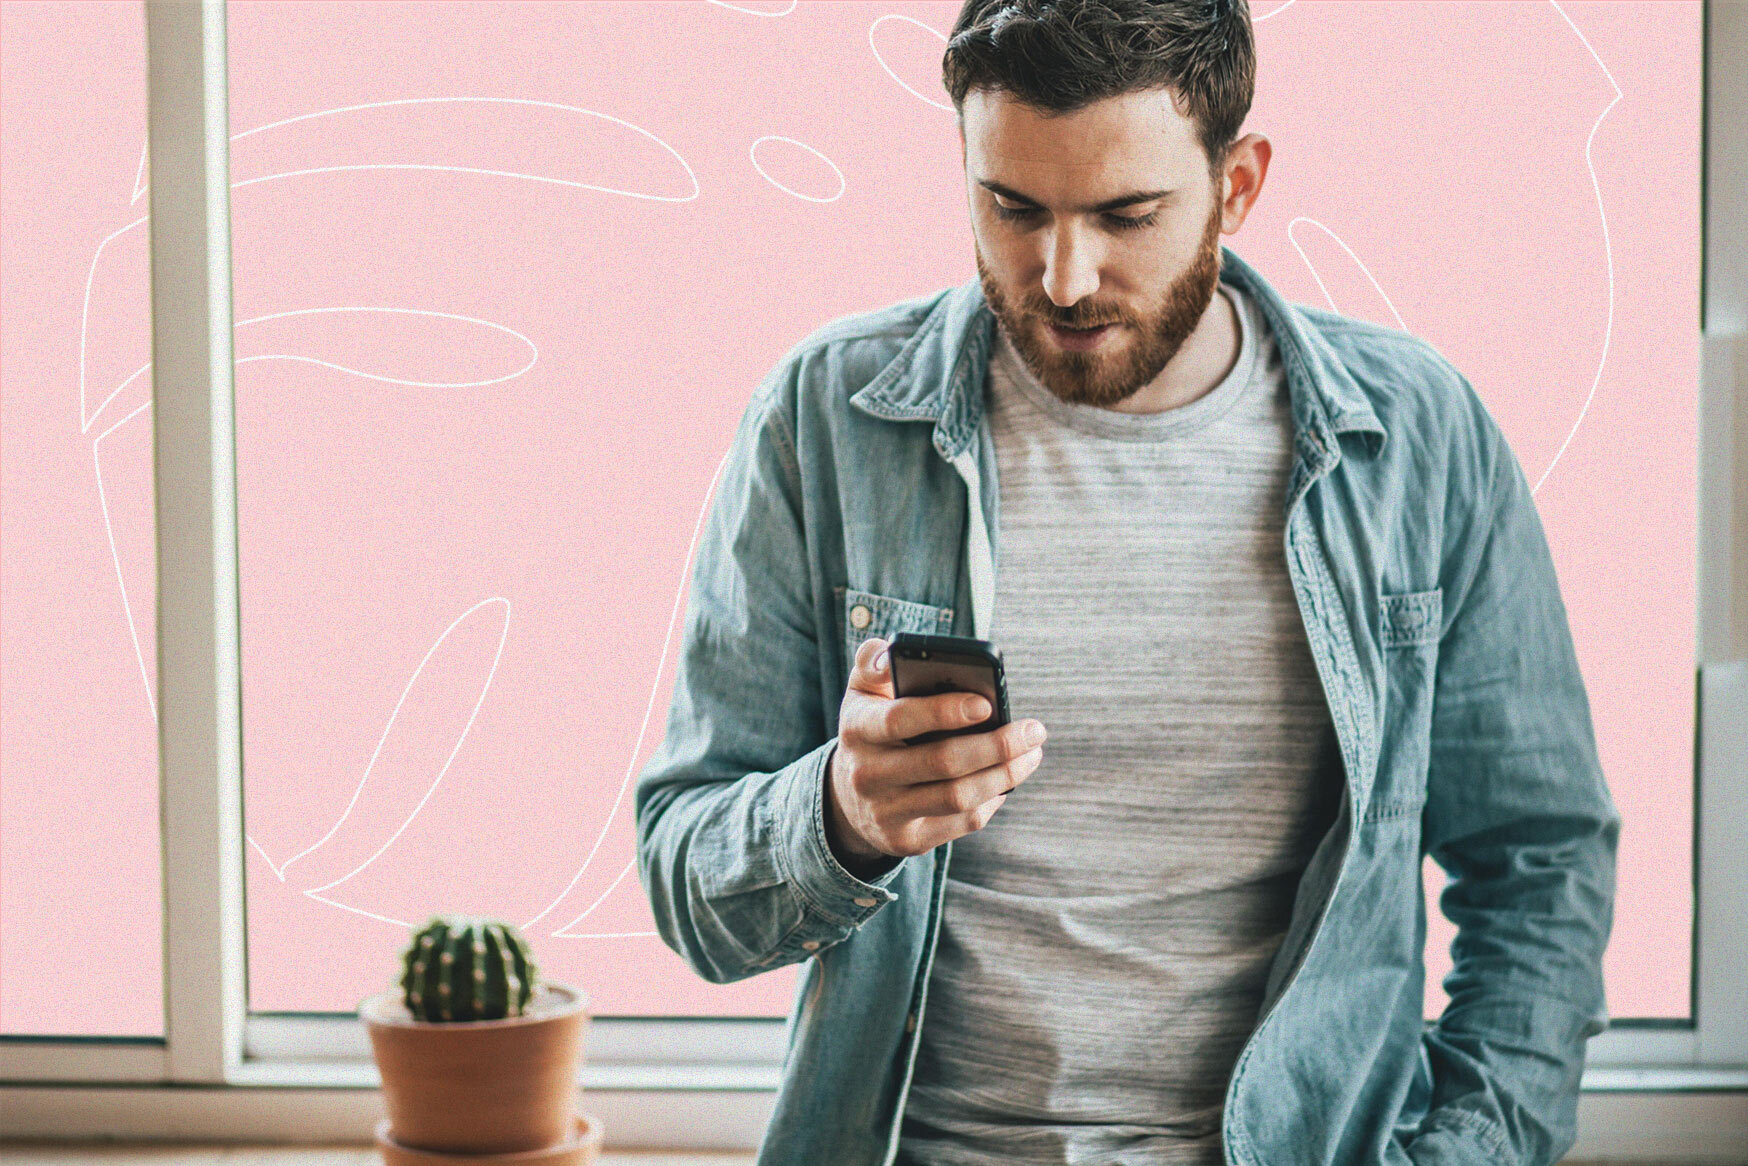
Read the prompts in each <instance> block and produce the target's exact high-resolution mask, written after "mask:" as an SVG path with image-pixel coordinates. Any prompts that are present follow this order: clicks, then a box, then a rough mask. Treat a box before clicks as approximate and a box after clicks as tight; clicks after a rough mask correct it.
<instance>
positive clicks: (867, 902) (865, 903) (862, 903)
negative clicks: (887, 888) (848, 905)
mask: <svg viewBox="0 0 1748 1166" xmlns="http://www.w3.org/2000/svg"><path fill="white" fill-rule="evenodd" d="M879 901H880V900H879V899H857V900H856V906H858V907H872V906H874V904H876V903H878V902H879Z"/></svg>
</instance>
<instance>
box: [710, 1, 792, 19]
mask: <svg viewBox="0 0 1748 1166" xmlns="http://www.w3.org/2000/svg"><path fill="white" fill-rule="evenodd" d="M710 3H712V4H714V5H716V6H717V7H718V8H729V9H732V10H734V11H735V12H744V13H746V14H747V15H748V16H788V15H789V14H790V13H791V12H794V11H795V4H796V0H789V7H787V8H783V9H779V10H778V11H776V12H772V11H770V10H769V9H765V8H742V7H741V6H740V5H739V4H730V3H728V0H710Z"/></svg>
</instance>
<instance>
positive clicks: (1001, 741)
mask: <svg viewBox="0 0 1748 1166" xmlns="http://www.w3.org/2000/svg"><path fill="white" fill-rule="evenodd" d="M905 635H906V634H905V633H901V634H900V635H899V636H898V637H895V638H894V640H893V641H892V643H891V644H890V645H889V644H888V643H887V642H886V641H884V640H881V639H878V638H870V639H868V640H866V641H864V642H863V644H862V645H861V647H860V648H858V649H857V651H856V661H855V665H854V668H853V669H852V671H851V674H850V683H849V687H848V689H847V690H846V691H845V693H844V700H843V704H842V706H841V707H840V709H839V712H838V739H837V743H836V747H835V748H834V749H833V751H832V755H831V759H830V762H829V764H828V772H827V777H826V802H827V809H826V823H827V836H828V839H829V841H830V842H831V844H832V847H833V849H834V850H840V851H842V852H843V853H844V854H845V855H846V856H847V857H849V858H850V859H852V860H853V861H855V862H858V863H860V864H861V865H863V866H864V868H867V867H868V864H874V863H881V862H883V861H884V860H885V859H888V858H892V857H904V856H908V855H916V854H926V853H927V852H928V851H930V850H933V849H934V848H935V847H937V846H939V845H940V844H941V843H943V842H947V841H950V840H952V839H954V838H958V837H961V836H963V835H966V834H969V833H971V832H972V831H974V830H981V829H982V828H983V827H984V826H985V825H987V824H988V822H989V820H990V818H992V817H994V816H995V812H996V811H997V810H998V809H1000V808H1001V804H1002V799H1003V798H1004V797H1005V796H1006V795H1007V793H1008V792H1009V791H1010V790H1012V789H1013V788H1014V787H1015V786H1017V785H1019V784H1020V783H1021V782H1023V781H1025V780H1026V778H1028V777H1030V776H1031V774H1032V772H1033V771H1034V770H1036V769H1037V768H1038V765H1039V763H1040V762H1042V761H1043V758H1044V751H1043V743H1044V738H1045V735H1046V734H1045V732H1044V726H1043V725H1042V724H1041V723H1039V722H1038V721H1035V720H1025V721H1019V722H1017V723H1008V719H1007V709H1006V707H1005V705H1006V687H1005V684H1004V683H1002V679H1001V674H1000V671H999V669H995V668H991V667H990V663H991V660H993V661H995V662H997V663H999V660H1000V655H999V653H996V652H994V651H993V648H994V645H990V644H983V642H982V641H976V640H970V641H968V640H965V639H964V638H963V637H926V636H925V637H916V638H915V639H914V640H913V641H911V642H910V643H909V644H908V645H907V646H908V647H913V648H917V649H918V650H922V645H921V644H918V643H916V642H915V641H916V640H924V641H926V640H932V639H945V640H948V641H953V643H952V644H950V645H949V647H953V648H956V649H964V648H968V647H969V646H970V645H973V644H977V645H981V646H982V647H981V649H979V650H977V651H973V652H970V653H969V655H970V656H971V657H973V658H977V659H978V662H977V663H975V664H968V665H964V666H966V667H970V668H971V669H972V671H971V673H969V676H970V677H971V679H969V680H967V681H966V682H967V683H969V684H971V685H972V686H973V687H974V689H975V691H972V692H967V691H963V690H960V689H956V688H952V689H948V690H945V691H927V692H917V691H914V690H910V689H909V686H910V685H911V684H912V683H913V681H912V680H911V679H910V677H916V678H919V679H918V680H917V681H916V682H915V683H917V684H918V685H919V686H925V687H929V688H933V687H934V686H935V685H936V684H938V683H939V682H940V680H941V679H943V675H944V674H940V673H936V672H931V671H927V670H917V669H916V668H915V665H917V664H920V663H923V661H922V660H921V659H920V658H918V659H913V660H911V661H909V665H910V667H911V669H912V670H911V672H910V673H909V675H908V676H907V678H906V682H905V683H906V685H907V691H911V692H912V694H911V695H901V694H900V693H899V692H898V690H897V688H896V686H895V683H894V671H895V668H904V667H906V665H905V664H900V663H898V662H897V657H896V655H895V654H894V653H892V652H889V651H888V649H889V647H890V648H892V649H896V648H897V647H898V645H899V641H900V640H903V639H904V638H905ZM982 649H990V651H988V652H987V654H985V653H984V652H983V650H982ZM926 650H928V651H930V652H931V653H934V652H936V651H939V650H940V649H939V648H928V649H926ZM966 654H967V653H964V652H958V651H956V652H953V653H950V656H949V660H958V658H959V656H961V655H966ZM931 660H932V661H934V662H935V663H940V662H942V658H940V657H934V656H932V655H931ZM960 663H961V664H962V665H963V664H964V662H963V661H960ZM946 675H950V676H951V677H952V678H953V679H955V680H956V681H957V680H959V679H962V678H963V677H961V675H960V674H958V673H953V674H946ZM986 682H987V683H986ZM986 694H987V695H986ZM991 725H993V726H994V727H993V728H991V727H989V726H991ZM924 738H926V740H925V739H924ZM851 873H855V871H854V870H853V869H852V871H851Z"/></svg>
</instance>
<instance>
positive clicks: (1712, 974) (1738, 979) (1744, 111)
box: [0, 0, 1748, 1162]
mask: <svg viewBox="0 0 1748 1166" xmlns="http://www.w3.org/2000/svg"><path fill="white" fill-rule="evenodd" d="M144 3H145V15H146V42H147V91H148V99H147V113H148V119H147V120H148V132H149V142H150V152H151V176H152V181H151V272H152V289H151V292H152V294H151V303H152V362H153V397H154V438H155V454H156V471H155V474H156V482H155V485H156V499H157V514H156V536H157V569H158V611H157V628H158V636H157V639H158V679H159V686H160V693H161V701H160V710H161V711H160V726H161V727H160V756H161V762H160V765H161V770H160V772H161V781H162V794H161V796H162V829H163V839H162V842H163V864H164V865H163V875H164V1000H165V1017H166V1021H167V1023H166V1029H167V1034H168V1035H167V1037H166V1038H163V1039H158V1038H49V1037H43V1038H33V1037H9V1038H0V1089H3V1090H4V1092H0V1134H5V1135H7V1136H49V1137H68V1138H75V1137H93V1136H104V1137H111V1136H113V1137H125V1138H142V1139H152V1138H172V1137H179V1138H186V1137H189V1136H190V1135H191V1134H194V1135H195V1136H198V1137H200V1138H206V1139H213V1140H284V1141H312V1140H325V1141H331V1140H346V1141H356V1142H369V1141H370V1140H371V1138H372V1136H373V1135H372V1130H373V1127H374V1125H375V1122H376V1121H377V1120H378V1118H379V1117H380V1116H381V1114H382V1112H383V1109H382V1101H381V1097H380V1092H379V1087H380V1079H379V1077H378V1075H377V1072H376V1068H375V1065H374V1063H373V1062H372V1060H371V1056H370V1048H369V1042H368V1040H367V1038H366V1035H365V1033H364V1030H363V1027H362V1025H361V1024H360V1023H359V1021H358V1019H357V1017H356V1016H354V1015H350V1014H343V1015H336V1016H310V1015H303V1014H299V1015H291V1016H283V1015H274V1014H257V1015H254V1016H250V1015H248V1014H247V1012H246V1005H247V1001H246V998H245V984H244V970H245V967H246V965H245V962H244V942H245V923H244V903H243V889H244V882H243V847H242V841H243V829H242V715H241V703H240V696H241V681H240V662H241V652H240V644H239V640H238V624H239V617H238V588H237V536H236V530H237V521H236V519H237V508H236V486H235V481H236V473H235V469H236V450H235V443H234V415H233V401H234V398H233V384H232V374H233V365H232V352H231V338H232V334H231V265H230V258H231V255H230V251H231V247H230V229H229V223H230V188H229V139H230V133H229V122H228V115H227V109H226V98H227V61H226V50H225V7H224V0H144ZM1705 12H1706V17H1705V25H1706V39H1705V54H1706V69H1705V91H1706V98H1705V109H1706V115H1705V129H1704V139H1705V154H1704V163H1703V168H1704V174H1703V181H1704V191H1705V202H1704V224H1703V226H1704V238H1705V244H1704V252H1705V254H1704V264H1705V267H1704V271H1705V280H1704V285H1703V296H1702V310H1703V318H1702V320H1701V321H1700V322H1699V323H1700V328H1701V336H1700V343H1701V348H1702V353H1703V359H1702V376H1701V389H1700V447H1701V448H1700V480H1699V492H1700V511H1699V513H1700V547H1699V560H1700V561H1699V564H1698V567H1699V578H1700V605H1699V611H1698V612H1697V613H1696V615H1697V618H1698V621H1699V631H1700V636H1699V662H1698V667H1697V668H1696V682H1697V685H1698V694H1699V701H1698V705H1699V717H1698V725H1697V732H1696V742H1697V759H1696V773H1695V783H1696V784H1695V822H1696V827H1695V838H1694V842H1695V855H1696V866H1695V887H1694V890H1695V903H1696V928H1695V936H1694V950H1693V960H1694V964H1693V966H1694V980H1693V984H1694V987H1693V1007H1694V1018H1695V1020H1694V1023H1693V1024H1692V1025H1687V1024H1685V1023H1681V1022H1669V1023H1667V1024H1658V1023H1654V1022H1645V1023H1641V1024H1637V1025H1634V1024H1631V1023H1630V1022H1629V1023H1628V1024H1626V1025H1623V1026H1622V1027H1620V1028H1611V1029H1610V1030H1609V1031H1608V1032H1606V1033H1604V1034H1602V1035H1601V1036H1599V1037H1597V1038H1596V1039H1594V1040H1593V1041H1592V1042H1591V1043H1590V1047H1589V1057H1588V1060H1587V1063H1586V1068H1585V1071H1584V1078H1583V1092H1582V1095H1581V1097H1580V1102H1579V1139H1578V1145H1577V1146H1576V1147H1574V1150H1573V1152H1572V1157H1574V1158H1587V1157H1602V1156H1605V1155H1606V1156H1607V1157H1609V1158H1610V1159H1611V1160H1620V1161H1628V1160H1634V1159H1637V1160H1642V1161H1649V1160H1651V1159H1656V1160H1660V1161H1666V1162H1676V1161H1681V1162H1699V1161H1718V1160H1722V1159H1728V1158H1730V1157H1731V1156H1732V1155H1733V1154H1736V1153H1739V1147H1741V1146H1743V1145H1748V976H1744V975H1743V974H1742V963H1743V952H1744V951H1745V950H1748V923H1745V921H1748V864H1744V863H1743V861H1742V857H1741V856H1742V843H1743V837H1742V831H1741V827H1740V823H1742V822H1748V343H1745V342H1744V333H1745V331H1748V292H1745V287H1744V284H1745V282H1748V278H1745V277H1748V271H1745V267H1748V259H1745V258H1744V257H1748V3H1743V2H1742V0H1707V2H1706V9H1705ZM782 1029H783V1022H782V1020H780V1019H751V1020H707V1019H698V1020H685V1019H680V1020H670V1019H655V1018H651V1019H611V1018H610V1019H596V1020H592V1021H591V1022H590V1026H589V1035H588V1038H587V1042H586V1055H585V1058H584V1064H583V1066H582V1069H581V1074H580V1079H579V1084H580V1085H581V1087H582V1088H583V1089H584V1090H585V1091H586V1093H585V1105H584V1108H585V1109H586V1110H587V1111H588V1112H589V1113H591V1114H593V1115H595V1116H597V1117H600V1118H601V1119H602V1120H603V1122H604V1123H605V1125H606V1128H607V1130H608V1136H609V1138H610V1140H611V1143H612V1144H613V1145H614V1146H617V1147H636V1146H673V1147H700V1148H706V1147H720V1148H742V1149H752V1148H754V1147H755V1146H756V1145H757V1144H758V1140H759V1136H760V1133H761V1132H762V1130H763V1129H764V1126H765V1123H766V1121H767V1120H768V1119H769V1117H770V1115H771V1110H772V1105H773V1101H774V1095H775V1089H776V1087H777V1084H778V1081H779V1078H780V1076H781V1066H782V1060H783V1052H784V1040H783V1031H782Z"/></svg>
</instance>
